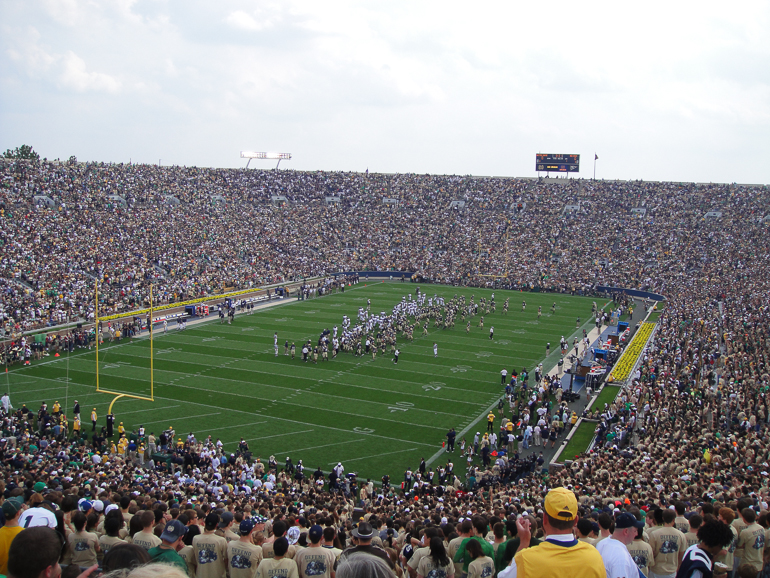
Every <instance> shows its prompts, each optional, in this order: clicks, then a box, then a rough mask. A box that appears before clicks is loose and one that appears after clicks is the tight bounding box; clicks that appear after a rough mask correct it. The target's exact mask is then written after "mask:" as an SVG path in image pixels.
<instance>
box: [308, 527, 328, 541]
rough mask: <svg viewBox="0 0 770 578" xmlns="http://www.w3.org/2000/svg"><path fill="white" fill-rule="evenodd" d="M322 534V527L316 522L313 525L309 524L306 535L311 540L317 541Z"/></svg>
mask: <svg viewBox="0 0 770 578" xmlns="http://www.w3.org/2000/svg"><path fill="white" fill-rule="evenodd" d="M323 535H324V529H323V528H322V527H321V526H319V525H317V524H316V525H315V526H311V527H310V530H309V531H308V533H307V537H308V538H309V539H310V541H311V542H317V541H318V540H320V539H321V538H323Z"/></svg>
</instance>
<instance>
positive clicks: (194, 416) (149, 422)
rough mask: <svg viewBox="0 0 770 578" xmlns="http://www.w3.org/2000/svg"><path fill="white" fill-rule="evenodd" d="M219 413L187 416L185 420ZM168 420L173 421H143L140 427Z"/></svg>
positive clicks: (164, 420)
mask: <svg viewBox="0 0 770 578" xmlns="http://www.w3.org/2000/svg"><path fill="white" fill-rule="evenodd" d="M221 413H222V412H221V411H218V412H216V413H202V414H200V415H191V416H187V417H186V418H185V419H194V418H196V417H209V416H212V415H220V414H221ZM170 419H173V418H166V419H159V420H158V421H145V422H142V425H147V424H153V423H166V422H168V421H169V420H170Z"/></svg>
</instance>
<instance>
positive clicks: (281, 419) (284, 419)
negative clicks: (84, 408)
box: [32, 376, 443, 447]
mask: <svg viewBox="0 0 770 578" xmlns="http://www.w3.org/2000/svg"><path fill="white" fill-rule="evenodd" d="M35 378H36V379H41V380H44V381H56V380H55V379H51V378H46V377H40V376H35ZM57 383H58V382H57ZM73 385H75V386H78V387H86V388H89V389H90V390H91V391H92V392H93V393H90V394H85V395H83V396H82V397H84V398H85V397H86V396H92V395H104V394H103V393H100V392H97V391H95V390H94V389H93V387H94V386H93V385H86V384H83V383H78V382H70V386H73ZM208 391H211V390H208ZM242 397H250V396H245V395H244V396H242ZM155 399H156V400H158V399H163V400H167V401H178V402H181V403H183V404H189V405H199V406H201V407H208V408H211V409H221V410H222V412H235V413H243V414H246V415H250V416H259V417H261V418H267V419H268V421H269V420H276V421H288V422H291V423H294V424H298V423H299V424H302V425H312V426H313V427H320V428H323V429H330V430H334V431H339V432H343V433H346V434H357V435H366V436H369V437H374V438H380V439H384V440H388V441H397V442H403V443H405V444H419V445H424V446H429V447H433V446H434V444H428V443H424V442H416V441H413V440H402V439H399V438H392V437H387V436H383V435H377V434H374V433H361V432H355V431H353V430H346V429H342V428H338V427H334V426H330V425H322V424H310V423H305V422H298V421H296V420H293V419H287V418H281V417H276V416H272V415H265V414H263V413H259V412H250V411H244V410H240V409H233V408H229V407H222V406H218V405H212V404H211V403H200V402H197V401H189V400H186V399H178V398H175V397H165V396H160V395H156V396H155ZM46 400H47V398H43V399H42V400H32V401H46ZM100 404H101V405H108V404H109V402H107V401H105V402H96V406H97V407H98V406H99V405H100ZM302 407H306V406H302ZM222 412H219V413H222ZM347 415H354V414H347ZM193 417H195V416H193ZM356 417H363V418H366V419H379V418H369V417H368V416H360V415H357V416H356ZM171 419H173V418H171ZM185 419H186V418H185ZM397 423H399V424H401V425H412V424H405V423H402V422H397ZM431 427H435V426H431ZM439 429H443V428H439ZM308 431H312V430H308ZM290 433H296V432H290ZM281 435H286V434H281ZM269 437H275V436H269ZM253 439H254V440H256V439H267V438H253ZM227 443H235V442H227Z"/></svg>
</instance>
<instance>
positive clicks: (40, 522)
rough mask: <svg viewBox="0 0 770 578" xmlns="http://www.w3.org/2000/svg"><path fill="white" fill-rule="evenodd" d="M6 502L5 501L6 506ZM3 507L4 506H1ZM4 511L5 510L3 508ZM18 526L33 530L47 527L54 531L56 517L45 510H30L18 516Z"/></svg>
mask: <svg viewBox="0 0 770 578" xmlns="http://www.w3.org/2000/svg"><path fill="white" fill-rule="evenodd" d="M7 503H8V502H7V501H6V504H7ZM3 506H5V504H3ZM3 509H5V508H3ZM19 526H21V527H22V528H35V527H37V526H47V527H48V528H53V529H54V530H55V529H56V526H57V522H56V515H55V514H54V513H53V512H52V511H51V510H49V509H47V508H30V509H29V510H27V511H25V512H24V513H23V514H22V515H21V516H19Z"/></svg>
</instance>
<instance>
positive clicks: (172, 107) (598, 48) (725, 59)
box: [0, 0, 770, 183]
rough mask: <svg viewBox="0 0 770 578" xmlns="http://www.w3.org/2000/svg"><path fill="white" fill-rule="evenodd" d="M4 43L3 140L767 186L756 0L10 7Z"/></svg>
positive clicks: (125, 154)
mask: <svg viewBox="0 0 770 578" xmlns="http://www.w3.org/2000/svg"><path fill="white" fill-rule="evenodd" d="M0 48H1V49H2V55H1V56H0V148H2V150H5V149H6V148H8V147H15V146H18V145H20V144H31V145H33V146H34V147H35V149H36V150H37V151H38V152H39V153H40V154H41V155H42V156H47V157H48V158H56V157H61V158H67V157H69V156H70V155H73V154H74V155H76V156H77V157H78V159H80V160H103V161H115V162H121V161H124V162H127V161H129V159H131V160H133V161H134V162H136V161H140V162H158V160H159V159H162V163H163V164H185V165H198V166H243V165H244V164H245V163H244V162H243V161H241V160H240V159H239V158H238V155H239V151H240V150H257V151H280V152H291V153H293V155H294V159H293V160H291V161H289V162H288V163H286V168H289V167H291V168H296V169H308V170H315V169H325V170H340V169H341V170H359V171H363V170H365V169H366V168H369V169H370V170H371V171H387V172H432V173H456V174H476V175H490V174H492V175H509V176H532V175H534V174H535V172H534V164H535V160H534V157H535V153H536V152H553V153H579V154H581V155H582V158H581V160H582V170H581V173H580V175H581V176H583V177H590V176H591V173H592V169H593V154H594V152H596V153H597V154H598V155H599V161H598V163H597V177H603V178H624V179H632V178H633V179H638V178H642V179H649V180H688V181H714V182H744V183H770V161H769V159H770V3H768V2H767V1H764V0H763V1H754V2H752V1H747V2H740V1H739V2H735V3H730V2H676V1H674V2H671V1H666V2H655V1H652V2H650V1H647V2H643V3H638V2H634V3H628V2H618V1H617V0H615V1H611V2H575V1H572V2H561V1H550V2H549V1H538V2H534V1H529V2H516V1H510V0H509V1H508V2H497V1H487V2H478V3H475V2H467V1H465V2H454V1H451V0H442V1H420V0H411V1H407V2H404V1H401V0H389V1H381V2H368V1H363V0H360V1H358V2H354V1H342V0H340V1H338V0H326V1H320V0H310V1H305V0H283V1H249V0H227V1H223V2H211V1H206V2H203V1H200V0H186V1H184V2H182V1H177V2H173V1H165V0H106V1H102V0H0ZM253 164H254V163H253V162H252V165H253ZM259 166H261V167H268V166H270V165H269V164H262V165H259ZM282 167H283V165H282Z"/></svg>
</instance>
